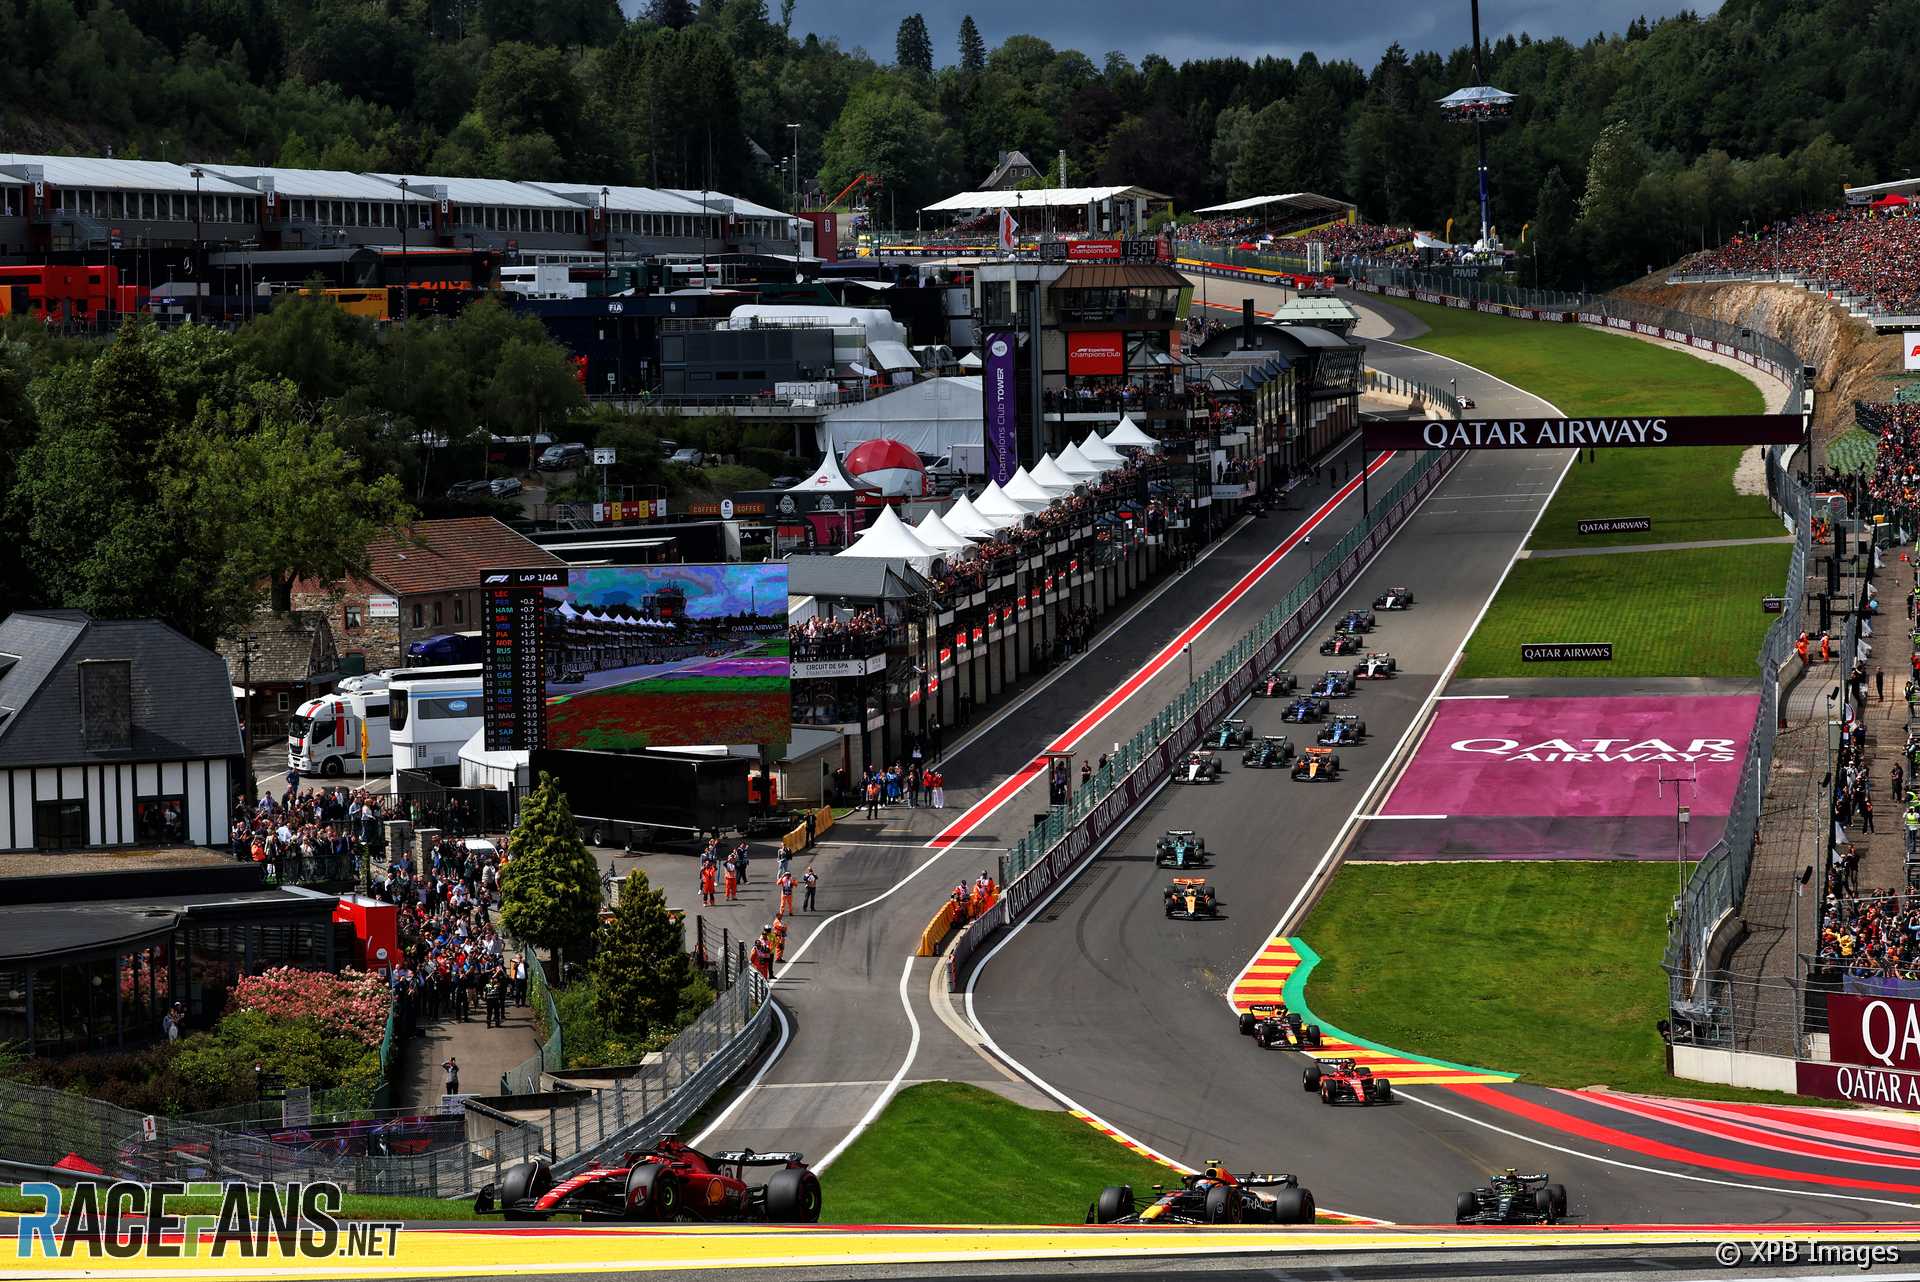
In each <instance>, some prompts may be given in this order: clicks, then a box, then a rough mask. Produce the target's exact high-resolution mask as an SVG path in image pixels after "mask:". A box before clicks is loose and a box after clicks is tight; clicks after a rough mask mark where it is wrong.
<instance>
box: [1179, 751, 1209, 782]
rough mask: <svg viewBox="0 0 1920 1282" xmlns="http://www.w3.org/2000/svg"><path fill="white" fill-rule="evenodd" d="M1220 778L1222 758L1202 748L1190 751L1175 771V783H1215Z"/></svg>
mask: <svg viewBox="0 0 1920 1282" xmlns="http://www.w3.org/2000/svg"><path fill="white" fill-rule="evenodd" d="M1219 778H1220V758H1218V757H1216V756H1214V755H1213V753H1211V752H1209V751H1206V750H1204V749H1202V750H1201V751H1199V752H1189V753H1188V754H1187V759H1186V760H1185V761H1182V762H1181V763H1180V768H1179V769H1178V770H1176V771H1174V772H1173V781H1174V782H1175V783H1213V782H1214V781H1215V780H1217V779H1219Z"/></svg>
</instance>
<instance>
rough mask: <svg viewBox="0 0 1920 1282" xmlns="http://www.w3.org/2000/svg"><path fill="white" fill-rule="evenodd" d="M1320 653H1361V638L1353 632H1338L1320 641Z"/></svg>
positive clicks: (1336, 654)
mask: <svg viewBox="0 0 1920 1282" xmlns="http://www.w3.org/2000/svg"><path fill="white" fill-rule="evenodd" d="M1320 653H1321V654H1331V655H1335V656H1339V655H1348V654H1359V653H1360V638H1359V636H1358V635H1356V634H1354V633H1352V632H1336V633H1334V634H1333V635H1332V636H1330V637H1328V638H1327V639H1326V640H1325V641H1322V642H1321V643H1320Z"/></svg>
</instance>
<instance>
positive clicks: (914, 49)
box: [893, 13, 979, 76]
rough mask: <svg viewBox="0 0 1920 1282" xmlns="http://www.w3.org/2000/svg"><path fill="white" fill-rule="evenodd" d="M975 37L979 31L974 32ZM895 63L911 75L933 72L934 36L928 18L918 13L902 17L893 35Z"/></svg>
mask: <svg viewBox="0 0 1920 1282" xmlns="http://www.w3.org/2000/svg"><path fill="white" fill-rule="evenodd" d="M974 36H975V38H976V39H977V38H978V36H979V32H977V31H976V32H975V33H974ZM893 63H894V65H895V66H896V67H898V68H900V70H902V71H904V72H907V73H908V74H910V75H916V76H931V75H932V74H933V37H932V36H931V35H929V34H928V33H927V20H926V19H925V18H923V17H921V16H920V15H919V14H917V13H910V14H908V15H907V16H906V17H904V18H902V19H900V29H899V30H898V31H897V32H896V33H895V35H894V37H893Z"/></svg>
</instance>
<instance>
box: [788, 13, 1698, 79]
mask: <svg viewBox="0 0 1920 1282" xmlns="http://www.w3.org/2000/svg"><path fill="white" fill-rule="evenodd" d="M767 7H768V9H770V10H772V11H773V12H774V13H775V14H777V13H778V12H779V5H778V4H777V3H773V4H769V5H768V6H767ZM1719 7H1720V5H1719V0H1704V2H1697V3H1693V4H1683V3H1680V2H1679V0H1650V2H1643V0H1578V2H1577V3H1576V2H1575V0H1483V3H1482V4H1481V6H1480V30H1481V36H1482V38H1483V39H1486V40H1495V39H1498V38H1499V37H1501V36H1504V35H1508V34H1514V35H1517V34H1519V33H1520V32H1522V31H1526V32H1529V33H1530V34H1532V35H1534V36H1536V37H1539V36H1566V37H1567V38H1568V39H1571V40H1575V41H1578V40H1583V39H1585V38H1586V37H1588V36H1591V35H1594V34H1595V33H1597V32H1601V31H1608V32H1613V31H1620V30H1622V29H1624V28H1625V27H1626V25H1627V23H1628V22H1630V21H1632V20H1633V19H1634V18H1635V17H1636V16H1639V15H1641V14H1645V15H1646V16H1648V17H1650V18H1651V17H1660V16H1664V15H1666V14H1671V13H1675V12H1677V11H1679V10H1681V9H1685V8H1690V9H1693V10H1695V11H1696V12H1699V13H1703V14H1704V13H1711V12H1712V11H1713V10H1715V9H1718V8H1719ZM916 12H917V13H920V14H923V15H925V17H926V20H927V27H928V29H929V30H930V31H931V32H932V34H933V52H934V59H935V61H937V62H938V63H940V64H941V65H943V66H944V65H946V64H947V63H950V62H953V61H955V58H956V50H957V49H958V47H959V41H958V38H957V36H958V32H959V30H960V18H961V15H963V14H967V13H971V14H972V15H973V20H974V22H975V23H976V24H977V25H978V26H979V28H980V34H981V35H982V36H984V37H985V38H986V41H987V46H988V47H989V48H992V47H993V46H995V45H998V44H999V43H1000V42H1001V41H1002V40H1004V39H1006V37H1008V36H1010V35H1016V34H1026V35H1035V36H1039V37H1040V38H1041V39H1043V40H1047V41H1050V42H1051V43H1053V44H1054V45H1056V46H1058V47H1061V48H1069V49H1078V50H1080V51H1081V52H1083V53H1085V54H1087V55H1088V56H1090V57H1091V58H1092V59H1093V60H1094V62H1095V63H1099V62H1100V61H1101V60H1102V59H1103V58H1104V57H1105V55H1106V52H1107V51H1108V50H1109V49H1120V50H1122V51H1123V52H1125V53H1126V54H1127V56H1128V57H1130V58H1132V59H1133V60H1134V61H1135V62H1136V63H1137V62H1139V60H1140V59H1141V58H1142V57H1144V56H1145V55H1147V54H1149V53H1158V54H1160V55H1161V56H1162V57H1165V58H1167V59H1169V60H1171V61H1173V62H1175V63H1179V62H1182V61H1184V60H1186V59H1188V58H1213V57H1227V56H1232V55H1239V56H1240V57H1243V58H1248V59H1252V58H1256V57H1259V56H1260V55H1262V54H1273V55H1276V56H1280V57H1287V58H1297V57H1299V56H1300V54H1301V53H1302V52H1303V51H1305V50H1308V49H1311V50H1313V52H1314V53H1315V54H1317V55H1318V56H1319V57H1320V58H1321V59H1322V60H1323V61H1331V60H1334V59H1339V58H1351V59H1352V60H1353V61H1354V62H1357V63H1359V64H1360V65H1361V66H1362V67H1364V68H1371V67H1372V66H1373V64H1374V62H1375V61H1377V60H1378V58H1379V56H1380V52H1381V50H1383V49H1385V48H1386V47H1387V46H1388V45H1389V44H1391V43H1392V42H1393V41H1395V40H1398V41H1399V42H1400V43H1401V44H1402V45H1404V46H1405V47H1406V48H1407V49H1408V50H1410V51H1411V50H1419V49H1437V50H1440V51H1441V52H1445V51H1447V50H1449V49H1453V48H1455V47H1462V46H1465V45H1466V44H1467V42H1468V39H1469V33H1470V31H1471V17H1470V11H1469V9H1468V6H1467V5H1466V4H1465V3H1463V2H1462V0H1446V2H1445V3H1442V4H1438V5H1435V4H1416V3H1411V2H1410V0H1337V2H1336V3H1327V2H1326V0H1307V2H1306V3H1280V2H1279V0H1211V3H1208V4H1204V5H1201V6H1199V7H1197V8H1196V7H1194V6H1190V5H1177V4H1169V3H1167V2H1166V0H1041V2H1040V3H1034V0H955V2H954V3H950V4H932V3H927V2H926V0H915V2H913V3H905V4H902V3H896V2H895V0H885V2H884V3H879V4H875V3H873V2H872V0H799V3H797V4H796V5H795V6H794V13H793V34H794V35H795V36H804V35H805V34H806V33H807V32H809V31H814V32H818V33H819V34H820V35H821V36H835V37H838V38H839V40H840V43H841V44H843V45H845V46H847V47H849V48H852V47H853V46H855V45H859V46H863V47H864V48H865V49H866V50H867V52H868V53H870V54H872V55H873V56H874V57H875V58H877V59H879V60H880V61H882V62H891V61H892V60H893V35H894V29H895V28H896V27H897V26H899V24H900V19H901V18H903V17H905V16H906V15H908V14H910V13H916Z"/></svg>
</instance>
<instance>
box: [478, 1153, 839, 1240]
mask: <svg viewBox="0 0 1920 1282" xmlns="http://www.w3.org/2000/svg"><path fill="white" fill-rule="evenodd" d="M755 1166H777V1167H779V1168H780V1169H779V1170H777V1171H775V1172H774V1173H773V1177H772V1178H771V1179H769V1180H768V1181H767V1182H766V1183H765V1184H749V1183H747V1180H746V1173H747V1169H748V1168H749V1167H755ZM473 1209H474V1211H475V1213H477V1214H480V1215H492V1214H495V1213H498V1214H500V1215H503V1216H505V1217H506V1218H507V1219H509V1220H541V1219H546V1218H547V1217H548V1216H552V1215H578V1216H580V1217H582V1218H583V1219H617V1220H665V1221H671V1220H758V1221H764V1222H767V1223H773V1224H815V1223H818V1222H819V1219H820V1178H819V1177H818V1176H817V1175H815V1174H814V1173H813V1172H812V1171H811V1170H810V1169H808V1167H807V1164H806V1160H805V1159H804V1158H802V1157H801V1156H800V1154H798V1153H756V1152H754V1151H753V1150H752V1149H742V1150H741V1151H739V1152H737V1153H714V1154H712V1155H711V1156H709V1155H708V1154H706V1153H702V1152H699V1151H698V1150H696V1149H693V1148H690V1147H688V1146H687V1145H685V1144H682V1143H681V1142H680V1141H678V1140H675V1139H663V1140H661V1141H660V1142H659V1143H658V1144H657V1145H655V1146H654V1147H653V1148H650V1149H639V1150H636V1151H634V1152H631V1153H628V1154H627V1155H626V1156H625V1157H623V1158H621V1159H620V1161H619V1162H618V1163H617V1164H616V1165H613V1166H596V1167H589V1168H588V1169H587V1170H584V1171H580V1172H578V1173H577V1174H574V1175H569V1176H567V1177H566V1178H565V1179H562V1180H556V1179H555V1178H554V1174H553V1168H552V1167H551V1166H549V1165H548V1164H547V1162H546V1160H545V1159H543V1158H535V1159H534V1160H533V1161H531V1162H522V1163H521V1164H520V1165H518V1166H513V1167H509V1168H508V1169H507V1171H506V1173H505V1174H503V1175H502V1176H501V1177H500V1183H499V1184H498V1185H497V1186H496V1185H492V1184H489V1185H487V1186H486V1187H485V1188H483V1189H481V1190H480V1193H479V1196H478V1197H476V1198H475V1199H474V1202H473Z"/></svg>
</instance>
